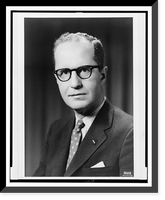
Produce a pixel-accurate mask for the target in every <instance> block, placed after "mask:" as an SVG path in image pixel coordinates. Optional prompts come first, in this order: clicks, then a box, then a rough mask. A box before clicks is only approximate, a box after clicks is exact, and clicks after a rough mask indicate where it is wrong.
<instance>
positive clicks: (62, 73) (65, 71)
mask: <svg viewBox="0 0 165 200" xmlns="http://www.w3.org/2000/svg"><path fill="white" fill-rule="evenodd" d="M69 73H70V70H69V69H60V70H59V71H58V75H59V76H63V75H68V74H69Z"/></svg>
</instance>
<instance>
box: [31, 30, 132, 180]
mask: <svg viewBox="0 0 165 200" xmlns="http://www.w3.org/2000/svg"><path fill="white" fill-rule="evenodd" d="M54 59H55V72H54V75H55V77H56V80H57V84H58V87H59V90H60V93H61V96H62V98H63V100H64V101H65V103H66V104H67V105H68V106H69V107H71V108H72V109H73V111H74V112H73V116H69V117H68V118H63V119H59V120H57V121H55V122H54V123H53V124H52V125H51V126H50V129H49V132H48V135H47V140H46V144H45V149H44V153H43V156H42V159H41V161H40V165H39V167H38V169H37V170H36V172H35V173H34V176H87V177H88V176H133V173H134V172H133V119H132V116H130V115H128V114H126V113H125V112H123V111H122V110H121V109H119V108H117V107H115V106H113V105H112V104H111V103H110V102H109V101H108V100H107V99H106V97H105V94H104V87H103V86H104V83H105V80H106V74H107V67H106V66H104V51H103V46H102V43H101V41H100V40H98V39H97V38H95V37H93V36H90V35H88V34H85V33H79V32H78V33H65V34H63V35H62V36H61V37H60V38H59V39H57V40H56V42H55V45H54Z"/></svg>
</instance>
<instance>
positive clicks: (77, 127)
mask: <svg viewBox="0 0 165 200" xmlns="http://www.w3.org/2000/svg"><path fill="white" fill-rule="evenodd" d="M84 126H85V124H84V122H83V121H82V120H81V119H79V120H78V121H77V124H76V127H75V131H76V132H80V131H81V129H82V128H83V127H84Z"/></svg>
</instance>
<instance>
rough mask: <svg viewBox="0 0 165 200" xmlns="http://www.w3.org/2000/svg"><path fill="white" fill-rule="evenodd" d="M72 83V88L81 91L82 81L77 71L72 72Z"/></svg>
mask: <svg viewBox="0 0 165 200" xmlns="http://www.w3.org/2000/svg"><path fill="white" fill-rule="evenodd" d="M70 81H71V88H74V89H80V88H81V87H82V82H81V79H80V78H79V77H78V75H77V73H76V72H75V71H72V75H71V78H70Z"/></svg>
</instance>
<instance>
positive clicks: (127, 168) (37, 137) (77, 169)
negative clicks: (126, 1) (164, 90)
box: [6, 6, 156, 192]
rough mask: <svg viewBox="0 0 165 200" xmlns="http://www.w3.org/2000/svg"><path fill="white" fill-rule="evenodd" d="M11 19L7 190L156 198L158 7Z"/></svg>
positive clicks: (34, 13) (32, 13) (37, 12)
mask: <svg viewBox="0 0 165 200" xmlns="http://www.w3.org/2000/svg"><path fill="white" fill-rule="evenodd" d="M155 10H156V8H155ZM155 12H156V11H155ZM9 13H10V14H9ZM8 15H10V17H9V19H8V21H9V24H10V26H9V29H10V31H11V37H9V38H10V39H9V41H8V43H7V44H8V47H10V53H9V54H8V56H9V57H10V59H9V61H8V63H7V64H8V65H9V68H8V75H9V80H10V85H9V89H10V95H9V96H10V100H11V101H10V102H9V103H10V106H11V108H12V109H11V111H10V120H9V121H8V122H9V123H10V130H9V133H8V134H7V141H8V143H7V149H8V151H7V152H8V155H7V156H8V159H7V160H8V161H7V166H8V167H9V166H10V173H8V170H7V172H6V174H7V175H6V176H7V180H8V184H9V185H10V184H11V186H15V184H16V185H17V186H18V187H19V184H21V187H22V185H23V187H24V189H25V191H26V188H28V187H30V188H31V189H32V190H33V189H34V190H36V189H37V191H40V189H41V190H42V189H43V188H45V191H46V190H47V191H49V189H48V188H49V187H50V188H53V187H54V188H56V189H57V188H58V189H59V186H60V187H61V191H62V189H64V188H65V189H67V187H69V188H70V187H73V188H72V190H73V191H74V187H75V186H76V187H77V186H78V187H79V188H80V191H81V188H83V187H84V186H87V187H88V186H91V187H92V188H93V189H92V190H91V191H95V186H100V191H102V187H109V189H110V190H109V191H110V192H111V189H112V190H115V189H119V190H122V189H123V188H122V187H127V190H128V191H129V189H130V191H131V188H130V187H131V186H132V184H133V183H134V188H133V189H135V190H136V189H138V187H140V188H142V187H143V186H144V188H145V189H146V188H149V189H148V190H150V187H151V190H152V184H153V182H152V180H153V179H154V177H153V173H152V170H153V169H154V166H153V163H152V158H153V154H152V151H151V149H154V148H156V147H154V145H153V143H152V141H153V136H152V122H151V120H152V110H151V109H150V107H151V105H152V101H151V100H152V99H151V93H152V89H153V88H152V81H153V80H152V79H151V74H152V73H153V72H152V65H151V62H150V60H151V52H152V46H151V43H150V38H151V37H152V35H151V32H152V26H151V23H152V16H151V13H150V6H149V8H148V10H147V9H146V7H145V9H144V8H143V7H137V10H136V9H135V8H134V9H133V10H132V11H131V9H130V8H129V9H128V11H126V10H124V9H122V7H120V8H117V7H116V8H114V9H111V8H109V9H107V8H105V7H103V8H102V9H99V8H92V7H87V9H84V8H83V7H77V8H76V7H74V8H73V7H72V9H71V8H67V7H65V9H64V8H57V7H53V8H52V7H46V8H45V9H44V7H43V8H41V9H39V8H38V7H34V9H32V10H30V9H28V8H26V9H25V8H22V9H21V8H20V10H19V9H17V10H12V9H9V11H8ZM154 137H156V135H155V136H154ZM155 142H156V140H155ZM155 146H156V145H155ZM155 154H156V150H155ZM155 165H156V163H155ZM155 169H156V166H155ZM155 180H156V174H155ZM30 183H31V184H30ZM29 184H30V185H29ZM40 184H41V185H40ZM155 184H156V182H155ZM33 186H34V188H33ZM155 187H156V186H155ZM18 189H19V188H18ZM65 189H64V190H65ZM88 189H90V188H88ZM59 190H60V189H59ZM65 191H66V190H65Z"/></svg>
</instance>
